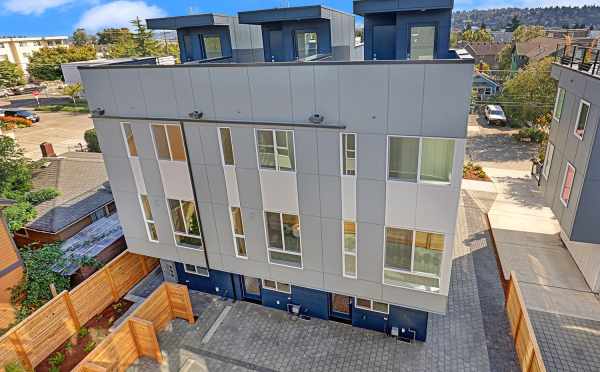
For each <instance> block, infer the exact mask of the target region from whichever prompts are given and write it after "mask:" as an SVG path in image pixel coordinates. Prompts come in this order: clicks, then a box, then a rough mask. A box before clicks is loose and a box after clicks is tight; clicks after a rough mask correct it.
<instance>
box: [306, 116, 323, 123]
mask: <svg viewBox="0 0 600 372" xmlns="http://www.w3.org/2000/svg"><path fill="white" fill-rule="evenodd" d="M323 120H325V116H323V115H321V114H312V115H311V116H309V118H308V121H310V122H311V123H313V124H321V123H322V122H323Z"/></svg>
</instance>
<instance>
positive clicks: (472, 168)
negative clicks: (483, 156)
mask: <svg viewBox="0 0 600 372" xmlns="http://www.w3.org/2000/svg"><path fill="white" fill-rule="evenodd" d="M463 178H464V179H466V180H473V181H485V182H492V179H491V178H490V177H489V176H488V175H487V174H486V173H485V171H484V170H483V168H482V167H481V165H478V164H473V163H472V162H468V163H467V164H465V165H464V167H463Z"/></svg>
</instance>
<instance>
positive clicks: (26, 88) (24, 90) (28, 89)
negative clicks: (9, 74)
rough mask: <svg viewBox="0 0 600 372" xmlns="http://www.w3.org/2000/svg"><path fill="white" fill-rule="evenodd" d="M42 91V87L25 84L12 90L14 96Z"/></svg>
mask: <svg viewBox="0 0 600 372" xmlns="http://www.w3.org/2000/svg"><path fill="white" fill-rule="evenodd" d="M43 89H44V87H43V86H41V85H37V84H26V85H21V86H18V87H14V88H12V91H13V93H14V94H30V93H33V92H35V91H38V92H41V91H42V90H43Z"/></svg>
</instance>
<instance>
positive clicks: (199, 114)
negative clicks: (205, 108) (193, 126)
mask: <svg viewBox="0 0 600 372" xmlns="http://www.w3.org/2000/svg"><path fill="white" fill-rule="evenodd" d="M188 116H189V117H190V118H191V119H194V120H200V119H202V116H204V113H203V112H202V111H192V112H190V113H189V114H188Z"/></svg>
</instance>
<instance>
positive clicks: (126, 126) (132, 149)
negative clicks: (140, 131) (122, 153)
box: [121, 123, 138, 156]
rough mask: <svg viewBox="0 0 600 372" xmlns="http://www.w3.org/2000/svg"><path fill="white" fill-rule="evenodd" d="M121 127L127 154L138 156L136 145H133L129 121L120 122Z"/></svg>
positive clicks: (133, 140)
mask: <svg viewBox="0 0 600 372" xmlns="http://www.w3.org/2000/svg"><path fill="white" fill-rule="evenodd" d="M121 126H122V128H123V135H124V136H125V143H126V144H127V153H128V154H129V156H138V154H137V147H136V145H135V139H134V138H133V130H132V129H131V124H130V123H121Z"/></svg>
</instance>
